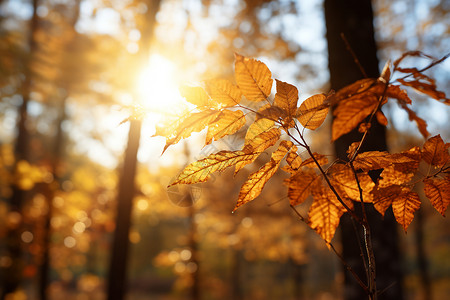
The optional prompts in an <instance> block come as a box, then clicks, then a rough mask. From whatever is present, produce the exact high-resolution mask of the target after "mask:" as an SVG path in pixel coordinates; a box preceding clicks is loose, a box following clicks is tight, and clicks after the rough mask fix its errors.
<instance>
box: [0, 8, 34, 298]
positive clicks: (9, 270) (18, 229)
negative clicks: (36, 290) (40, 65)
mask: <svg viewBox="0 0 450 300" xmlns="http://www.w3.org/2000/svg"><path fill="white" fill-rule="evenodd" d="M38 2H39V1H38V0H33V3H32V4H33V14H32V17H31V20H30V29H29V39H28V50H29V51H28V61H27V62H25V70H24V75H25V78H24V82H23V84H22V103H21V105H20V107H19V113H18V115H19V116H18V119H17V125H16V127H17V139H16V144H15V168H14V169H16V168H17V164H18V162H19V161H21V160H25V159H27V158H28V148H29V145H28V144H29V143H28V141H29V132H28V129H27V120H28V102H29V101H30V92H31V88H32V78H31V77H32V75H31V70H30V64H31V61H32V60H33V55H34V52H35V51H36V47H37V44H36V41H35V34H36V32H37V30H38V21H39V20H38V15H37V7H38ZM25 197H26V192H25V191H24V190H22V189H20V187H18V186H17V185H16V184H15V183H13V186H12V196H11V198H10V200H9V201H10V203H9V204H10V213H11V214H15V216H17V218H16V217H14V219H15V222H14V224H10V228H8V232H7V237H6V249H7V256H8V257H9V258H10V264H9V266H7V267H6V268H5V269H4V271H3V274H2V287H1V291H0V299H5V297H6V296H7V295H8V294H10V293H14V292H15V291H16V290H17V288H18V287H19V285H20V283H21V281H22V271H23V261H22V243H21V238H20V235H21V233H22V232H23V231H24V228H23V215H22V208H23V204H24V202H25ZM11 216H12V215H11Z"/></svg>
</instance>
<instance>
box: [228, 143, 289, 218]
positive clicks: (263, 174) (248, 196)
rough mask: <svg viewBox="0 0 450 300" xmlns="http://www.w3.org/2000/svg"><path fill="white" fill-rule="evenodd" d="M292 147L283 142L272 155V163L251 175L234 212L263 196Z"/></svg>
mask: <svg viewBox="0 0 450 300" xmlns="http://www.w3.org/2000/svg"><path fill="white" fill-rule="evenodd" d="M292 146H293V143H292V142H290V141H281V143H280V145H279V147H278V149H277V150H275V151H274V152H273V153H272V157H271V159H270V161H269V162H268V163H266V164H265V165H264V166H262V167H261V168H260V169H259V170H258V171H256V172H254V173H252V174H250V176H249V177H248V179H247V181H246V182H245V183H244V184H243V185H242V187H241V191H240V192H239V198H238V201H237V204H236V206H235V208H234V209H233V211H236V209H238V207H240V206H242V205H244V204H246V203H248V202H250V201H252V200H253V199H255V198H256V197H258V196H259V194H261V191H262V189H263V188H264V185H265V184H266V183H267V181H268V180H269V179H270V178H271V177H272V176H273V175H274V174H275V172H276V171H277V170H278V167H279V166H280V162H281V160H282V159H283V157H284V156H285V155H286V153H288V151H289V149H290V148H291V147H292Z"/></svg>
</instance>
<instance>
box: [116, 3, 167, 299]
mask: <svg viewBox="0 0 450 300" xmlns="http://www.w3.org/2000/svg"><path fill="white" fill-rule="evenodd" d="M145 2H146V4H147V14H146V15H145V19H144V20H142V21H143V23H142V26H141V28H140V29H141V33H142V34H141V40H140V51H139V55H138V59H140V63H141V64H145V63H146V62H147V59H148V55H149V50H150V43H151V40H152V38H153V31H154V26H155V22H156V13H157V12H158V10H159V6H160V3H161V0H147V1H145ZM140 134H141V121H138V120H131V121H130V131H129V134H128V146H127V149H126V151H125V160H124V163H123V170H122V175H121V177H120V182H119V187H118V188H119V192H118V197H117V202H118V203H117V216H116V230H115V232H114V240H113V244H112V248H111V249H112V254H111V260H110V265H109V275H108V287H107V289H108V290H107V298H108V300H122V299H124V298H125V295H126V282H127V277H126V270H127V261H128V252H129V251H128V250H129V238H128V234H129V230H130V226H131V213H132V205H133V203H132V202H133V197H134V195H135V186H134V178H135V175H136V165H137V151H138V148H139V139H140Z"/></svg>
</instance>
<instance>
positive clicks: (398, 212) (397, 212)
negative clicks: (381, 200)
mask: <svg viewBox="0 0 450 300" xmlns="http://www.w3.org/2000/svg"><path fill="white" fill-rule="evenodd" d="M419 208H420V199H419V195H417V193H415V192H407V193H402V194H400V195H397V197H395V199H394V201H393V203H392V210H393V212H394V216H395V219H396V220H397V222H398V223H399V224H400V225H402V226H403V229H405V232H406V231H407V229H408V226H409V224H411V222H412V220H413V219H414V212H416V210H418V209H419Z"/></svg>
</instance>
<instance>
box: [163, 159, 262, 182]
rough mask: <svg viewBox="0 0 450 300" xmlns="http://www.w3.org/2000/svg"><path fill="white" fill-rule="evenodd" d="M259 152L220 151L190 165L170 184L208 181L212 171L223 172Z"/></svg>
mask: <svg viewBox="0 0 450 300" xmlns="http://www.w3.org/2000/svg"><path fill="white" fill-rule="evenodd" d="M255 155H259V153H250V154H249V153H245V152H243V151H220V152H218V153H213V154H211V155H209V156H207V157H205V158H203V159H201V160H199V161H196V162H193V163H191V164H190V165H188V166H187V167H186V168H185V169H184V170H183V171H182V172H181V173H180V174H179V175H178V176H177V177H176V178H175V179H174V180H173V181H172V182H171V183H170V184H169V186H172V185H176V184H192V183H198V182H204V181H207V180H208V179H209V178H210V175H211V173H213V172H217V171H219V172H221V171H223V170H225V169H226V168H228V167H230V166H233V165H236V164H237V163H239V162H242V161H249V160H252V159H253V157H254V156H255Z"/></svg>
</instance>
